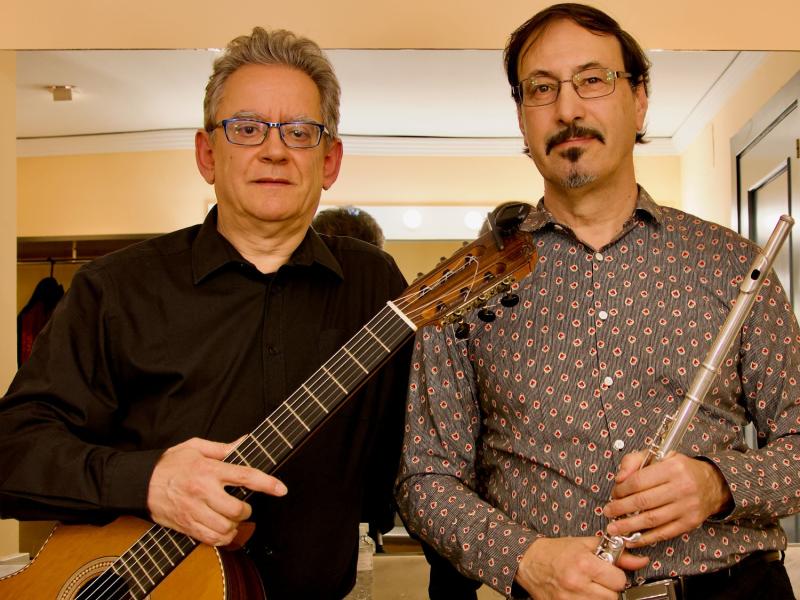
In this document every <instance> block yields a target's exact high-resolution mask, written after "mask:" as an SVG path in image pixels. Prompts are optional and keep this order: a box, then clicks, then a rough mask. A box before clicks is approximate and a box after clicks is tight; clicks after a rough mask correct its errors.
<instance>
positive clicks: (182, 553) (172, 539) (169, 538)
mask: <svg viewBox="0 0 800 600" xmlns="http://www.w3.org/2000/svg"><path fill="white" fill-rule="evenodd" d="M166 537H167V539H168V540H169V541H170V542H172V543H173V544H175V547H176V548H177V549H178V552H180V553H181V556H186V552H184V551H183V548H181V547H180V546H179V545H178V542H176V541H175V538H173V537H172V534H171V533H170V532H167V536H166Z"/></svg>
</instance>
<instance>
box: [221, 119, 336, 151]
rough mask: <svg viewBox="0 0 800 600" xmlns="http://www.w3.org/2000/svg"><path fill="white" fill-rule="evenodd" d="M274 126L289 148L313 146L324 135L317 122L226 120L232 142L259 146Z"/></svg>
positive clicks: (228, 136) (227, 130)
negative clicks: (274, 122)
mask: <svg viewBox="0 0 800 600" xmlns="http://www.w3.org/2000/svg"><path fill="white" fill-rule="evenodd" d="M272 127H276V128H277V129H278V131H279V132H280V137H281V140H283V143H284V144H286V145H287V146H288V147H289V148H313V147H314V146H316V145H317V144H319V140H320V137H321V136H322V128H321V127H320V126H319V125H317V124H316V123H302V122H300V123H278V124H272V123H265V122H263V121H255V120H253V121H249V120H245V119H237V120H230V121H226V122H225V136H226V137H227V138H228V141H229V142H231V143H232V144H238V145H240V146H258V145H260V144H261V143H262V142H263V141H264V140H265V139H266V137H267V135H268V134H269V130H270V129H271V128H272Z"/></svg>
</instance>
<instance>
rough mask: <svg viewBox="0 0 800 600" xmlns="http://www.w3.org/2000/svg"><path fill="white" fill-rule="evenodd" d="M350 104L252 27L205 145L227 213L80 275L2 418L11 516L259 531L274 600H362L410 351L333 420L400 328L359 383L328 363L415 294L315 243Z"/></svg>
mask: <svg viewBox="0 0 800 600" xmlns="http://www.w3.org/2000/svg"><path fill="white" fill-rule="evenodd" d="M339 96H340V89H339V83H338V81H337V79H336V75H335V73H334V72H333V67H332V65H331V64H330V62H329V61H328V59H327V58H326V57H325V55H324V53H323V52H322V51H321V50H320V48H319V47H318V46H317V44H315V43H314V42H313V41H311V40H309V39H306V38H303V37H300V36H297V35H295V34H293V33H291V32H289V31H285V30H276V31H266V30H264V29H262V28H260V27H256V28H255V29H253V31H252V34H250V35H246V36H241V37H238V38H236V39H234V40H233V41H232V42H231V43H230V44H229V45H228V47H227V48H226V50H225V52H224V53H223V54H221V55H220V56H219V58H217V60H216V61H215V62H214V68H213V73H212V74H211V77H210V78H209V81H208V85H207V87H206V96H205V101H204V120H205V122H204V124H203V128H202V129H200V130H199V131H198V132H197V133H196V136H195V155H196V162H197V166H198V169H199V171H200V174H201V175H202V177H203V178H204V179H205V181H206V182H207V183H209V184H210V185H213V186H214V190H215V193H216V198H217V206H216V207H215V208H214V209H213V210H212V211H211V212H210V213H209V215H208V216H207V218H206V219H205V221H204V223H203V224H202V225H196V226H193V227H189V228H187V229H184V230H181V231H177V232H173V233H170V234H166V235H163V236H159V237H156V238H153V239H151V240H148V241H146V242H143V243H141V244H137V245H135V246H132V247H130V248H126V249H124V250H122V251H120V252H117V253H114V254H111V255H109V256H106V257H103V258H101V259H99V260H97V261H95V262H93V263H91V264H89V265H86V266H85V267H83V268H81V269H80V271H79V272H78V273H77V274H76V276H75V278H74V279H73V281H72V285H71V287H70V289H69V291H68V293H67V295H66V296H65V298H64V300H63V301H62V303H61V304H60V305H59V307H58V308H57V309H56V312H55V314H54V315H53V318H52V319H51V321H50V324H49V325H48V327H47V329H45V331H44V332H43V333H42V334H41V336H40V337H39V338H38V339H37V342H36V344H35V346H34V351H33V354H32V355H31V357H30V359H29V360H28V361H27V362H26V364H25V365H24V366H23V367H22V369H21V370H20V371H19V372H18V373H17V376H16V377H15V379H14V381H13V382H12V384H11V387H10V389H9V390H8V393H7V394H6V396H5V397H4V398H3V400H2V402H0V514H2V516H3V517H15V518H20V519H59V520H62V521H70V522H74V521H90V522H95V521H105V520H110V519H111V518H113V517H115V516H118V515H120V514H134V515H137V516H143V517H146V518H149V519H151V520H153V521H155V522H156V523H158V524H160V525H164V526H166V527H169V528H171V529H174V530H177V531H180V532H182V533H185V534H187V535H189V536H191V537H192V538H194V539H195V540H198V541H200V542H204V543H206V544H212V545H218V546H222V545H225V544H228V543H229V542H231V540H232V539H234V536H235V535H236V534H237V531H238V529H239V527H240V524H241V523H242V522H243V521H245V520H250V519H252V520H253V521H255V522H256V524H257V527H256V530H255V534H254V536H253V537H252V539H250V541H249V543H248V545H247V548H246V549H247V553H248V554H249V556H250V557H251V559H252V561H253V562H254V563H255V566H256V567H257V569H258V571H259V573H260V574H261V578H262V580H263V584H264V587H265V589H266V595H267V597H268V598H270V599H271V600H279V599H281V598H285V599H288V598H292V599H296V598H314V599H316V600H325V599H328V600H340V599H341V598H343V597H344V596H345V595H346V594H347V592H348V591H349V590H350V589H351V588H352V586H353V583H354V580H355V574H356V559H357V554H358V524H359V522H361V521H369V522H372V523H378V524H379V526H380V527H381V529H382V530H383V531H386V530H388V528H390V527H391V526H392V521H393V512H392V506H393V501H392V484H393V481H394V475H395V474H396V472H397V463H398V458H399V448H400V439H401V436H402V423H403V421H402V411H403V397H404V390H405V386H406V382H407V375H408V362H407V361H408V353H407V352H405V351H402V352H403V355H402V356H398V357H397V359H395V360H394V361H391V362H390V363H389V364H388V365H387V366H386V367H385V368H384V369H383V370H382V371H381V373H380V374H379V375H378V376H377V377H376V378H374V379H373V380H372V381H371V382H370V383H368V384H367V385H366V386H365V388H364V389H363V390H362V391H361V392H359V393H358V394H356V395H355V396H354V397H352V398H350V400H349V401H348V403H347V404H345V405H344V406H343V407H340V409H339V410H334V408H333V407H334V406H335V404H334V400H335V399H336V398H337V395H338V394H339V389H338V386H341V387H342V388H343V389H344V387H345V385H350V386H351V387H350V390H351V391H352V389H353V387H352V386H353V382H354V381H355V379H354V378H352V377H351V376H350V375H348V378H347V379H345V378H344V377H342V375H341V374H342V373H345V374H347V371H346V370H345V369H346V367H341V366H340V365H342V364H344V365H349V369H350V372H352V373H355V372H360V369H364V370H365V371H366V370H367V369H366V368H365V367H363V364H362V363H366V364H368V365H369V364H371V363H370V362H368V361H367V360H366V359H365V354H364V352H365V350H366V349H371V351H370V354H367V355H366V356H367V357H369V358H370V359H371V360H372V359H374V358H375V357H380V358H384V359H385V358H387V356H388V350H389V347H388V346H387V345H386V344H384V340H385V341H386V343H387V344H391V342H390V341H388V340H389V337H388V335H387V331H386V328H385V327H384V328H379V327H375V328H374V329H375V331H374V332H373V335H374V336H375V338H376V340H377V341H376V342H375V343H374V344H367V343H365V342H363V341H362V342H360V344H358V345H354V344H351V345H350V349H349V351H348V355H349V356H351V357H353V360H354V361H358V360H359V358H360V360H361V361H362V362H358V366H356V363H355V362H351V363H347V362H346V361H341V362H340V363H338V364H337V363H333V362H327V361H328V359H329V357H331V355H333V354H334V353H335V352H336V351H337V350H338V349H339V348H341V347H342V346H343V345H344V344H345V342H348V340H350V338H351V336H352V335H353V334H354V333H355V332H356V331H358V330H359V329H360V328H361V327H362V326H363V325H364V324H365V323H367V321H369V320H370V319H371V318H372V317H373V316H374V315H375V314H376V313H377V312H378V311H379V310H380V309H381V308H383V307H384V306H385V304H386V302H387V300H392V299H395V298H397V297H398V296H399V295H400V294H401V292H402V291H403V289H404V288H405V282H404V280H403V276H402V275H401V273H400V271H399V269H398V268H397V266H396V265H395V263H394V261H393V260H392V259H391V257H389V255H387V254H385V253H384V252H382V251H381V250H379V249H378V248H376V247H374V246H372V245H371V244H368V243H366V242H362V241H360V240H355V239H351V238H346V237H336V236H324V237H323V236H319V235H317V234H316V232H314V230H313V229H311V228H310V224H311V220H312V218H313V217H314V213H315V212H316V210H317V206H318V204H319V200H320V195H321V193H322V190H323V189H328V188H329V187H330V186H331V185H333V183H334V182H335V181H336V178H337V176H338V174H339V166H340V164H341V160H342V142H341V140H340V138H339V136H338V133H337V131H338V125H339ZM154 175H155V174H154ZM382 344H383V347H381V345H382ZM384 348H385V350H384ZM384 352H385V353H384ZM339 358H340V359H341V357H339ZM323 363H326V364H327V366H328V367H329V368H330V370H329V371H326V373H328V374H329V378H326V377H325V376H323V375H321V374H319V373H318V374H317V376H316V377H315V378H314V380H309V386H305V384H304V382H305V381H306V380H307V379H308V378H309V377H310V376H311V375H312V374H313V373H315V372H317V370H318V369H319V368H320V365H322V364H323ZM337 375H338V376H339V379H336V376H337ZM334 381H335V383H336V385H334ZM301 384H303V385H304V387H303V388H302V390H303V391H302V392H299V393H295V391H296V390H298V388H300V386H301ZM290 394H291V395H292V397H293V400H292V403H291V404H289V408H288V410H287V409H283V411H282V412H281V413H279V416H280V415H282V417H281V418H280V419H277V418H276V419H275V420H274V421H271V420H269V418H268V417H267V415H270V414H273V411H274V410H275V409H276V407H278V406H280V405H282V403H283V402H284V401H285V400H287V398H289V396H290ZM326 406H327V408H326ZM328 409H330V410H328ZM323 413H325V414H323ZM327 414H330V417H329V418H328V419H327V420H326V421H325V422H324V424H322V426H321V427H320V428H319V429H317V430H316V431H315V432H314V433H313V434H306V433H305V432H306V430H310V429H311V426H313V425H314V423H317V422H319V420H321V419H324V418H325V416H326V415H327ZM262 422H263V423H264V425H263V426H260V427H259V429H260V434H259V436H251V437H249V438H248V439H247V440H246V441H245V442H243V443H242V446H240V447H238V448H237V444H236V442H235V440H238V439H239V438H240V437H241V436H243V435H244V434H247V433H249V432H251V431H253V430H254V429H255V428H256V426H258V425H259V424H260V423H262ZM259 438H260V439H259ZM300 442H302V445H301V446H299V448H298V444H299V443H300ZM234 448H236V450H234ZM259 448H260V449H261V452H259ZM292 448H296V449H297V450H296V452H295V453H294V454H293V455H292V456H291V458H290V459H289V460H288V462H285V463H280V459H281V457H282V456H285V453H288V452H289V451H290V450H291V449H292ZM234 453H235V454H234ZM228 455H233V456H234V458H236V457H241V458H242V459H243V460H240V461H234V464H231V463H229V462H226V461H224V460H223V459H225V458H226V457H227V456H228ZM253 457H255V458H256V459H257V460H253ZM270 461H271V462H270ZM236 462H238V464H235V463H236ZM274 463H280V464H279V466H278V467H277V470H275V471H274V472H273V473H272V475H267V474H266V473H264V472H262V471H261V470H260V469H259V468H253V467H259V465H263V466H265V467H272V466H273V464H274ZM250 465H252V466H250ZM238 487H244V488H247V489H248V490H251V491H253V492H260V493H257V494H255V495H253V496H252V498H251V499H250V500H249V502H245V501H242V500H241V499H240V498H239V496H238V494H237V488H238ZM178 568H180V566H179V567H178ZM208 576H209V577H214V576H217V577H219V574H218V573H217V574H215V573H208ZM142 579H143V580H144V578H142ZM156 591H158V590H156ZM126 596H127V594H126ZM248 597H249V596H248ZM252 597H253V598H255V597H260V595H258V596H257V595H255V594H253V596H252Z"/></svg>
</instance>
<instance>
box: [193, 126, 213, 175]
mask: <svg viewBox="0 0 800 600" xmlns="http://www.w3.org/2000/svg"><path fill="white" fill-rule="evenodd" d="M194 159H195V161H196V162H197V168H198V170H199V171H200V175H202V176H203V179H205V180H206V183H208V184H209V185H214V179H215V177H216V171H215V168H214V167H215V162H214V148H213V147H212V143H211V134H210V133H208V132H207V131H206V130H204V129H198V130H197V132H196V133H195V134H194Z"/></svg>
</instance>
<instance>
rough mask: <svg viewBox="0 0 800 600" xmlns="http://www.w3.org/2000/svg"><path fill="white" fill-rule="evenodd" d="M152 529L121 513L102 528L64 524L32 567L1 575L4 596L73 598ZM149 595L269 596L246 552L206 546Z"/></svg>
mask: <svg viewBox="0 0 800 600" xmlns="http://www.w3.org/2000/svg"><path fill="white" fill-rule="evenodd" d="M150 527H152V523H148V522H146V521H142V520H140V519H136V518H134V517H120V518H119V519H117V520H116V521H114V522H112V523H109V524H108V525H105V526H102V527H98V526H93V525H59V526H57V527H56V528H55V529H53V532H52V533H51V534H50V537H49V538H48V539H47V541H46V542H45V544H44V546H43V547H42V549H41V551H40V552H39V554H37V555H36V558H34V559H33V561H32V562H31V563H30V564H29V565H28V566H27V567H24V568H23V569H22V570H20V571H17V572H16V573H13V574H11V575H9V576H7V577H3V578H0V599H3V600H6V599H8V600H12V599H15V600H17V599H19V600H22V599H25V600H74V599H75V598H76V597H78V594H79V592H80V590H81V589H82V588H83V587H84V586H85V585H86V584H87V583H88V582H89V581H91V580H92V579H94V578H95V577H97V576H98V575H100V574H101V573H102V572H103V571H105V570H106V569H107V568H108V567H110V566H111V564H112V563H113V562H114V560H115V559H116V558H117V557H118V556H119V555H120V554H122V553H123V552H125V551H126V550H127V549H128V548H129V547H130V546H131V545H132V544H133V543H134V542H135V541H136V540H137V539H138V538H139V537H140V536H141V535H143V534H144V533H145V532H146V531H147V530H148V529H149V528H150ZM112 596H113V597H114V598H115V599H116V598H118V597H119V596H118V595H112ZM92 597H93V598H94V597H95V595H93V596H92ZM147 597H148V598H149V599H151V600H182V599H184V598H185V599H187V600H251V599H252V600H259V599H263V598H264V597H265V594H264V588H263V586H262V584H261V580H260V579H259V577H258V573H257V572H256V570H255V567H254V566H253V564H252V563H251V562H250V561H249V560H248V559H247V557H245V556H244V555H243V554H242V553H241V552H229V551H226V550H219V549H217V548H213V547H211V546H206V545H204V544H201V545H199V546H198V547H197V548H196V549H195V550H194V551H193V552H191V553H190V554H189V555H188V556H187V557H186V559H185V560H183V561H182V562H181V564H180V565H178V567H177V568H176V569H175V570H174V571H173V572H172V573H170V574H169V575H167V577H166V578H165V579H164V580H163V582H161V583H160V584H159V585H158V587H157V588H156V589H155V590H154V591H152V592H150V594H149V595H148V596H147ZM97 600H103V597H102V596H100V597H99V598H97Z"/></svg>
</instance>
